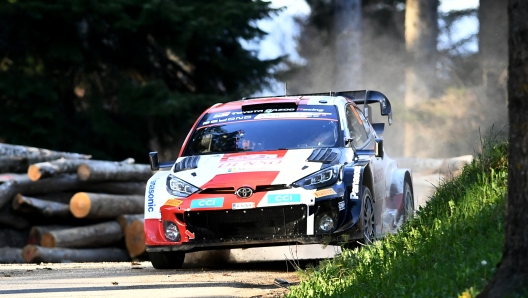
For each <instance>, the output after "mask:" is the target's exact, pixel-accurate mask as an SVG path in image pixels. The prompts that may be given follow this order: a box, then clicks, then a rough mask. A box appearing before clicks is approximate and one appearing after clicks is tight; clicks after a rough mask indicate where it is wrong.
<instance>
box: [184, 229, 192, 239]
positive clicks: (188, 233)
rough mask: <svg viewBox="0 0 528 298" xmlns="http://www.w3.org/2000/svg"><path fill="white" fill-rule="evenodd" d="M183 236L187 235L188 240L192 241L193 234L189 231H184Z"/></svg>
mask: <svg viewBox="0 0 528 298" xmlns="http://www.w3.org/2000/svg"><path fill="white" fill-rule="evenodd" d="M185 235H187V237H189V239H194V233H193V232H191V231H189V230H185Z"/></svg>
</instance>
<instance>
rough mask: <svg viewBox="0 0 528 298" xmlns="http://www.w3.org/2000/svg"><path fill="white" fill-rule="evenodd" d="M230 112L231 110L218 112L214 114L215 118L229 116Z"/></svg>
mask: <svg viewBox="0 0 528 298" xmlns="http://www.w3.org/2000/svg"><path fill="white" fill-rule="evenodd" d="M229 113H231V112H224V113H217V114H215V115H214V116H213V118H220V117H227V116H229Z"/></svg>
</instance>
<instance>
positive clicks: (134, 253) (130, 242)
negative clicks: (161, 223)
mask: <svg viewBox="0 0 528 298" xmlns="http://www.w3.org/2000/svg"><path fill="white" fill-rule="evenodd" d="M125 244H126V248H127V250H128V254H129V255H130V257H131V258H135V257H139V256H141V255H144V254H145V248H146V247H145V232H144V224H143V220H135V221H133V222H132V224H130V226H128V227H127V229H126V231H125Z"/></svg>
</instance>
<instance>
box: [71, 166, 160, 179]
mask: <svg viewBox="0 0 528 298" xmlns="http://www.w3.org/2000/svg"><path fill="white" fill-rule="evenodd" d="M77 175H78V176H79V179H80V180H82V181H131V180H132V181H147V180H148V179H149V178H150V177H151V176H152V170H151V169H150V165H144V164H129V163H124V162H110V161H109V162H102V161H99V162H86V163H83V164H81V165H79V167H78V168H77Z"/></svg>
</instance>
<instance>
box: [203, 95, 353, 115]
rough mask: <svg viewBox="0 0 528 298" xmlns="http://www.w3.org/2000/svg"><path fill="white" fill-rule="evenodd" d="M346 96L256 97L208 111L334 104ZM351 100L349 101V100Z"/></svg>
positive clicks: (217, 105)
mask: <svg viewBox="0 0 528 298" xmlns="http://www.w3.org/2000/svg"><path fill="white" fill-rule="evenodd" d="M343 100H346V98H344V97H342V96H337V97H336V96H327V95H323V96H321V95H315V96H314V95H311V96H291V97H289V96H280V97H278V96H270V97H258V98H251V99H242V100H237V101H231V102H226V103H220V104H216V105H214V106H212V107H211V108H210V109H209V110H208V112H221V111H228V110H237V109H241V108H242V106H248V105H261V104H274V103H276V104H280V103H295V104H296V105H298V106H310V105H330V106H331V105H335V104H336V103H337V102H343ZM350 102H351V101H350Z"/></svg>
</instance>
